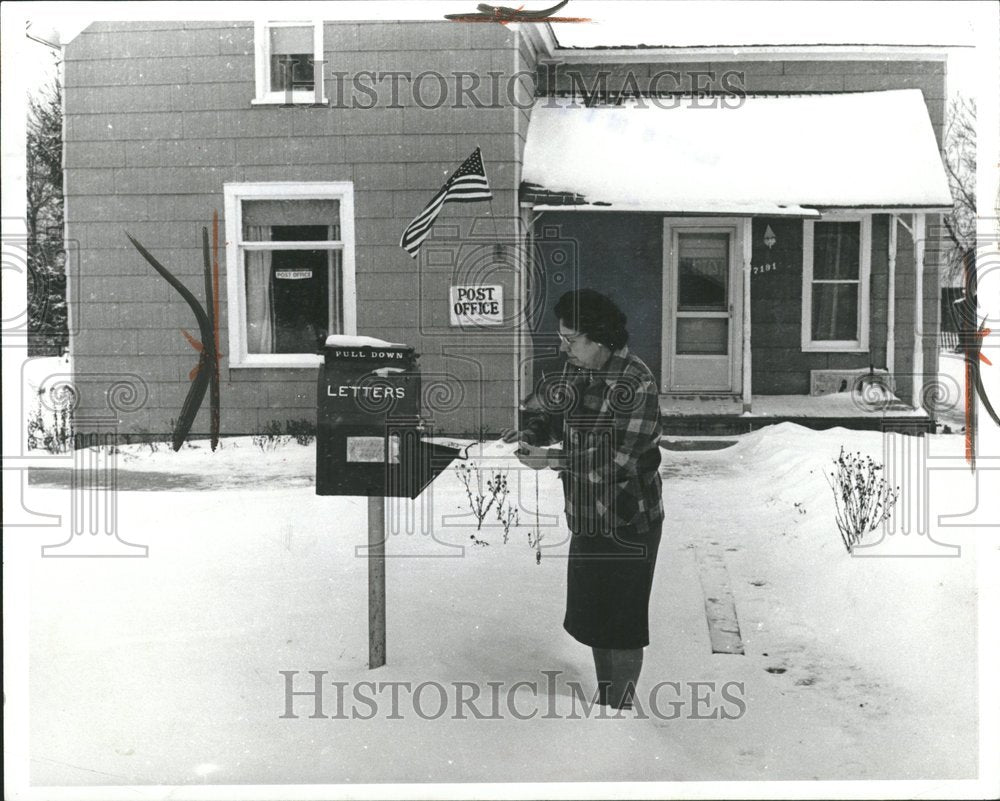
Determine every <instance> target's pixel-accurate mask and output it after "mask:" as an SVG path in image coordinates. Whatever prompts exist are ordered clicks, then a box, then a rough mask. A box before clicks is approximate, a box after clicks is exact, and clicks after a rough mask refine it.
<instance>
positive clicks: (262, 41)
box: [250, 20, 328, 106]
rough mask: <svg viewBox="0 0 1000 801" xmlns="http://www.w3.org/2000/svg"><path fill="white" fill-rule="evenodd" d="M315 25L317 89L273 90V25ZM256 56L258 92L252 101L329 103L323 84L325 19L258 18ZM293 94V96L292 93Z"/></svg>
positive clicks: (315, 84) (314, 43)
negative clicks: (260, 19)
mask: <svg viewBox="0 0 1000 801" xmlns="http://www.w3.org/2000/svg"><path fill="white" fill-rule="evenodd" d="M310 25H311V26H312V29H313V62H314V63H315V65H316V69H315V71H314V74H313V81H314V89H313V91H305V90H300V91H292V92H291V93H289V92H284V91H282V92H273V91H271V36H270V31H271V28H304V27H307V26H310ZM253 42H254V59H255V64H256V69H255V71H254V72H255V77H256V96H255V97H254V99H253V100H251V101H250V102H251V104H252V105H267V106H273V105H282V106H286V105H289V104H294V105H315V104H322V105H327V104H328V101H327V99H326V89H325V88H324V86H323V22H322V21H321V20H300V21H281V22H264V21H257V22H254V27H253ZM289 94H290V95H291V97H289Z"/></svg>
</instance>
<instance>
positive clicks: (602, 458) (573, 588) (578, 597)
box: [504, 289, 663, 708]
mask: <svg viewBox="0 0 1000 801" xmlns="http://www.w3.org/2000/svg"><path fill="white" fill-rule="evenodd" d="M555 313H556V316H557V317H558V318H559V338H560V340H561V347H560V351H561V352H563V353H565V354H566V359H567V365H566V368H565V370H564V371H563V374H562V376H561V379H560V381H559V382H557V383H556V384H555V385H550V386H549V387H545V388H543V389H544V391H543V392H541V393H539V395H540V397H537V398H536V400H537V407H540V408H541V409H542V410H543V412H542V413H541V414H536V415H535V417H534V420H533V421H532V422H531V423H530V424H528V425H526V426H525V428H524V430H522V431H520V432H505V436H504V438H505V439H506V440H507V441H512V440H513V439H514V438H515V437H519V438H520V440H521V445H520V447H519V448H518V451H517V455H518V458H519V459H520V460H521V462H522V463H523V464H524V465H526V466H527V467H530V468H532V469H535V470H541V469H544V468H551V469H554V470H557V471H558V472H559V474H560V478H561V479H562V484H563V494H564V496H565V500H566V520H567V523H568V524H569V529H570V531H571V533H572V537H571V540H570V547H569V560H568V577H567V591H566V619H565V621H564V623H563V626H564V627H565V629H566V631H568V632H569V633H570V634H571V635H572V636H573V637H575V638H576V639H577V640H578V641H579V642H581V643H583V644H584V645H589V646H590V647H591V648H592V650H593V655H594V666H595V668H596V671H597V683H598V698H599V700H600V702H601V703H606V704H608V705H610V706H612V707H614V708H630V707H631V702H632V696H633V695H634V693H635V684H636V682H637V681H638V679H639V672H640V670H641V669H642V652H643V648H644V647H645V646H647V645H648V644H649V593H650V587H651V585H652V580H653V568H654V566H655V563H656V554H657V550H658V547H659V544H660V533H661V530H662V524H663V501H662V484H661V481H660V475H659V472H658V467H659V464H660V449H659V439H660V406H659V395H658V391H657V385H656V379H655V378H654V377H653V374H652V373H651V372H650V370H649V368H648V367H647V366H646V365H645V364H644V363H643V362H642V360H641V359H639V358H638V357H637V356H635V355H634V354H632V353H630V352H629V349H628V347H627V345H626V343H627V342H628V331H627V330H626V329H625V322H626V317H625V315H624V314H623V313H622V312H621V310H620V309H619V308H618V307H617V306H616V305H615V303H614V302H613V301H612V300H611V299H610V298H608V297H606V296H604V295H602V294H600V293H599V292H595V291H594V290H590V289H581V290H578V291H574V292H567V293H566V294H565V295H563V296H562V297H561V298H560V299H559V302H558V303H557V304H556V307H555ZM558 440H562V447H561V448H557V447H552V448H546V447H542V446H544V445H548V444H550V443H553V442H556V441H558Z"/></svg>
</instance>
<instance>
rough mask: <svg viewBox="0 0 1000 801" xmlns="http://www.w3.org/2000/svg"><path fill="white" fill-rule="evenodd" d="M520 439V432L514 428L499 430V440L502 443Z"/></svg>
mask: <svg viewBox="0 0 1000 801" xmlns="http://www.w3.org/2000/svg"><path fill="white" fill-rule="evenodd" d="M520 438H521V432H520V431H518V430H517V429H516V428H501V429H500V439H501V440H503V441H504V442H516V441H517V440H519V439H520Z"/></svg>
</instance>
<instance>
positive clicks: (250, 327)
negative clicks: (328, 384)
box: [225, 183, 356, 367]
mask: <svg viewBox="0 0 1000 801" xmlns="http://www.w3.org/2000/svg"><path fill="white" fill-rule="evenodd" d="M225 196H226V240H227V242H226V247H227V250H226V260H227V280H228V289H229V349H230V365H231V366H232V367H309V366H314V365H316V364H318V363H319V357H318V356H317V355H316V354H317V352H318V351H319V350H320V348H322V346H323V343H324V342H325V340H326V338H327V336H329V335H330V334H353V333H356V322H355V319H356V317H355V289H354V252H353V242H354V233H353V212H352V207H353V201H352V188H351V185H350V184H345V183H329V184H308V183H306V184H226V185H225Z"/></svg>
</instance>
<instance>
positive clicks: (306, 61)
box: [254, 22, 326, 105]
mask: <svg viewBox="0 0 1000 801" xmlns="http://www.w3.org/2000/svg"><path fill="white" fill-rule="evenodd" d="M254 48H255V50H256V73H257V75H256V78H257V96H256V97H255V98H254V103H266V104H275V103H277V104H287V105H292V104H307V105H308V104H314V103H320V104H325V103H326V99H325V97H324V90H323V23H321V22H258V23H256V24H255V25H254Z"/></svg>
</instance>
